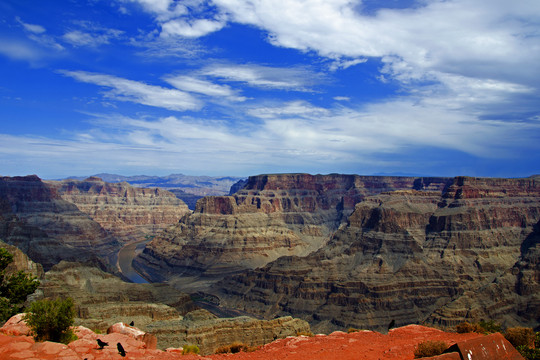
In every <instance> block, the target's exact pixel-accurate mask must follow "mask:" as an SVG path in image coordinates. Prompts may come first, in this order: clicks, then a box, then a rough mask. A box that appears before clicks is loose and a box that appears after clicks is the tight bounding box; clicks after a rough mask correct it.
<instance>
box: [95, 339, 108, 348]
mask: <svg viewBox="0 0 540 360" xmlns="http://www.w3.org/2000/svg"><path fill="white" fill-rule="evenodd" d="M97 344H98V345H99V350H102V349H103V347H105V346H107V345H109V343H106V342H105V341H101V340H100V339H97Z"/></svg>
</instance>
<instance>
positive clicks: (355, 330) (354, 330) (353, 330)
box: [347, 328, 360, 334]
mask: <svg viewBox="0 0 540 360" xmlns="http://www.w3.org/2000/svg"><path fill="white" fill-rule="evenodd" d="M359 331H360V329H357V328H349V329H348V330H347V333H348V334H350V333H355V332H359Z"/></svg>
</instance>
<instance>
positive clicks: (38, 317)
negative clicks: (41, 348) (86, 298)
mask: <svg viewBox="0 0 540 360" xmlns="http://www.w3.org/2000/svg"><path fill="white" fill-rule="evenodd" d="M74 318H75V304H74V303H73V300H72V299H71V298H67V299H55V300H38V301H36V302H34V303H32V304H31V305H30V307H29V308H28V312H27V314H26V316H25V320H26V323H27V324H28V326H29V327H30V329H31V330H32V334H33V336H34V339H35V340H36V341H54V342H62V343H64V344H67V343H69V342H70V341H73V340H74V339H75V338H76V337H75V334H74V333H73V331H72V330H71V326H73V321H74Z"/></svg>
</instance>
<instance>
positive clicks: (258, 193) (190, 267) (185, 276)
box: [134, 174, 448, 291]
mask: <svg viewBox="0 0 540 360" xmlns="http://www.w3.org/2000/svg"><path fill="white" fill-rule="evenodd" d="M447 181H448V179H445V178H410V177H373V176H357V175H338V174H331V175H308V174H279V175H260V176H253V177H250V178H249V179H248V180H247V182H246V183H245V185H244V187H243V188H242V189H241V190H238V191H237V192H236V193H234V194H232V195H230V196H211V197H206V198H203V199H201V200H199V201H198V202H197V207H196V209H195V211H194V212H193V214H191V215H187V216H185V217H184V218H182V220H181V221H180V223H179V224H178V225H176V226H174V227H171V228H169V229H167V230H166V231H165V232H163V233H162V234H160V236H158V237H156V238H155V239H154V240H153V241H152V242H150V243H149V244H148V245H147V246H146V249H145V250H144V252H143V253H142V254H141V255H139V256H138V257H137V258H136V259H135V263H134V266H135V268H136V269H137V270H138V271H139V272H141V273H143V274H145V276H146V277H147V278H150V279H152V280H154V281H163V280H169V281H172V282H173V283H174V284H175V285H176V286H177V287H179V288H181V289H184V290H190V291H192V290H206V289H208V288H209V287H210V286H211V284H212V283H214V282H215V281H217V280H219V279H221V278H223V277H224V276H226V275H228V274H233V273H237V272H240V271H244V270H246V269H254V268H257V267H261V266H264V265H266V264H268V263H269V262H271V261H273V260H276V259H278V258H279V257H282V256H306V255H308V254H310V253H312V252H314V251H316V250H318V249H320V248H321V247H322V246H324V245H325V244H326V243H327V242H328V241H329V239H330V238H331V237H332V235H333V233H334V232H335V231H336V230H337V229H338V228H339V227H340V226H342V225H344V224H345V223H346V221H347V218H348V216H349V215H350V214H351V213H352V211H353V210H354V206H355V204H356V203H357V202H359V201H360V200H361V199H363V198H364V197H366V196H369V195H373V194H377V193H380V192H382V191H391V190H398V189H435V190H437V189H438V190H442V188H444V187H445V185H446V183H447Z"/></svg>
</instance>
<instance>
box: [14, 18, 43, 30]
mask: <svg viewBox="0 0 540 360" xmlns="http://www.w3.org/2000/svg"><path fill="white" fill-rule="evenodd" d="M15 20H16V21H17V22H18V23H19V24H21V25H22V26H23V28H24V29H25V30H26V31H29V32H31V33H34V34H42V33H44V32H45V31H46V30H45V28H44V27H43V26H41V25H37V24H28V23H25V22H24V21H22V20H21V18H20V17H18V16H17V17H16V18H15Z"/></svg>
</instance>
